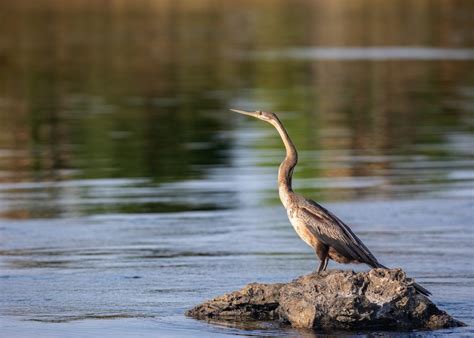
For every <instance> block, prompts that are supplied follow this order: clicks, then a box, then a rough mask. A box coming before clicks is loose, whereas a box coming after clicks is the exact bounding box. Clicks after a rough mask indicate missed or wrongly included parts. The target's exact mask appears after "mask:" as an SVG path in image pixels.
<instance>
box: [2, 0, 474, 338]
mask: <svg viewBox="0 0 474 338" xmlns="http://www.w3.org/2000/svg"><path fill="white" fill-rule="evenodd" d="M473 10H474V8H473V5H472V2H471V1H462V0H461V1H450V2H446V1H431V2H419V1H417V2H410V3H407V2H406V1H398V0H397V1H391V2H386V3H385V2H384V3H378V4H374V3H373V2H372V1H368V0H367V1H366V0H360V1H354V2H351V3H348V2H346V1H331V2H313V1H304V0H302V1H296V2H293V1H292V2H288V1H283V0H277V1H272V2H268V1H252V2H249V1H239V2H232V3H231V2H222V3H217V2H213V1H206V0H198V1H184V2H179V3H178V2H175V1H155V2H149V1H142V0H139V1H135V2H133V3H124V2H122V1H116V0H109V1H105V2H101V3H100V4H98V3H92V2H90V1H84V0H74V1H71V2H68V3H67V4H66V3H63V2H61V1H57V0H41V1H37V2H35V3H28V2H25V1H18V2H1V3H0V12H1V13H8V15H4V16H2V20H0V26H1V28H2V29H1V32H2V33H0V74H2V76H1V77H0V231H1V236H0V266H1V273H0V286H1V290H2V293H1V295H0V312H1V313H2V315H3V317H2V319H0V322H1V325H2V329H4V332H5V334H8V335H11V336H16V335H18V334H20V333H21V334H23V335H24V336H37V335H42V336H48V335H51V334H57V333H58V332H61V333H63V334H64V335H67V336H71V335H73V334H75V332H79V331H80V332H86V333H85V334H89V335H101V336H102V335H112V334H114V335H116V334H117V333H120V334H124V335H126V334H130V335H132V334H133V333H136V332H137V330H138V331H139V332H141V333H143V334H151V333H152V332H153V334H156V332H159V334H161V335H163V336H173V335H174V336H176V335H179V336H182V335H196V334H197V335H202V336H208V335H211V334H214V335H281V336H285V335H288V334H291V335H302V336H305V335H310V334H309V333H307V332H296V331H292V330H289V329H285V328H281V329H280V328H277V327H273V326H271V325H270V326H265V325H267V324H265V325H264V327H258V328H256V327H252V328H250V327H247V328H244V327H235V326H233V327H232V328H229V327H221V326H212V325H208V324H206V323H200V322H196V321H193V320H189V319H186V318H184V317H183V312H184V309H186V308H189V307H191V306H192V305H194V304H196V303H198V302H200V301H202V299H203V298H208V297H213V296H215V295H217V294H219V293H222V292H225V291H229V290H231V289H234V288H239V287H241V286H242V285H243V284H245V283H248V282H251V281H262V282H263V281H265V282H276V281H286V280H289V279H291V278H294V277H295V276H297V275H300V274H303V273H305V272H308V271H310V270H311V269H313V268H314V265H315V264H316V263H315V261H314V257H313V254H312V253H311V252H310V250H309V249H307V248H306V247H305V246H304V245H303V244H302V243H300V242H299V240H298V239H297V238H296V236H295V234H294V232H293V230H292V229H291V228H290V227H289V225H288V222H287V220H286V216H285V213H284V211H283V210H282V208H281V206H280V204H279V201H278V199H277V191H276V171H277V167H278V164H279V162H280V161H281V159H282V157H283V149H282V145H281V142H280V140H279V139H278V136H277V135H276V133H275V131H274V130H273V129H271V127H269V126H267V125H265V124H263V123H260V122H258V121H254V120H247V119H245V118H243V117H242V116H237V115H236V114H233V113H231V112H229V111H228V109H229V108H241V109H263V110H273V111H277V112H279V114H280V117H281V119H282V120H283V122H284V123H285V125H286V126H287V127H288V130H289V133H290V134H291V136H292V138H293V139H294V141H295V144H296V145H297V147H298V149H299V155H300V156H299V164H298V167H297V169H296V173H295V174H296V177H295V182H294V183H295V188H296V190H297V191H299V192H301V193H303V194H305V195H306V196H308V197H311V198H313V199H316V200H319V201H322V202H323V203H325V205H326V204H328V205H329V206H330V207H331V209H334V210H335V211H336V213H338V215H340V216H341V218H343V219H344V220H346V221H347V222H348V223H350V224H352V225H353V227H354V230H355V231H356V232H357V233H358V234H359V235H360V237H361V238H362V239H363V240H364V242H366V243H367V244H368V246H369V247H370V248H371V250H372V251H373V252H374V253H376V255H377V256H378V257H380V260H381V261H383V262H384V263H386V264H387V265H390V266H402V267H404V268H405V269H406V270H407V271H408V273H409V274H410V275H412V276H415V277H416V278H417V280H419V281H420V282H421V283H422V284H423V285H426V286H427V287H428V288H429V289H430V290H431V291H433V293H434V298H433V299H434V300H435V301H436V302H437V304H439V305H440V306H441V307H442V308H444V309H446V310H448V311H449V312H451V313H453V315H455V316H456V317H458V318H459V319H461V320H464V321H466V322H468V323H471V324H472V323H473V320H474V319H473V316H472V311H471V308H472V305H473V303H474V300H473V299H472V296H470V295H472V294H473V292H472V286H471V285H472V283H471V281H472V279H473V273H472V271H473V267H472V261H473V258H474V257H473V252H472V249H471V247H472V210H473V191H474V185H473V183H474V151H473V149H474V136H473V134H472V127H473V119H472V111H473V110H474V73H473V71H472V70H473V69H474V67H473V66H474V60H473V59H474V57H473V53H474V49H473V44H474V41H473V40H472V33H471V32H472V31H473V29H474V25H473V21H472V20H471V18H470V15H469V14H470V13H471V12H472V11H473ZM333 267H335V266H333ZM355 268H356V267H355ZM18 319H19V320H20V321H19V320H18ZM91 319H97V320H95V321H92V320H91ZM108 319H109V320H108ZM112 319H119V320H112ZM37 321H39V322H42V323H50V324H48V325H43V326H38V325H37V324H35V323H36V322H37ZM77 330H79V331H77ZM81 330H82V331H81ZM471 331H472V329H471V328H465V329H459V331H445V332H444V334H450V333H451V334H453V335H460V334H470V333H471V334H472V332H471Z"/></svg>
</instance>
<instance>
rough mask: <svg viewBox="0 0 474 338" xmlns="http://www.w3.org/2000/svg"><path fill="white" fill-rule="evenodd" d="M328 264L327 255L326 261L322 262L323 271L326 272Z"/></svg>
mask: <svg viewBox="0 0 474 338" xmlns="http://www.w3.org/2000/svg"><path fill="white" fill-rule="evenodd" d="M328 263H329V255H328V256H327V257H326V260H325V261H324V267H323V271H326V268H327V267H328Z"/></svg>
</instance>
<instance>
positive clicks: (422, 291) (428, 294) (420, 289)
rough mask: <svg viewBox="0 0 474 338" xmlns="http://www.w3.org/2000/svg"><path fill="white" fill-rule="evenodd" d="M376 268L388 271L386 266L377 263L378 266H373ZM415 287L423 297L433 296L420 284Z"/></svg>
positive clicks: (414, 285) (414, 284)
mask: <svg viewBox="0 0 474 338" xmlns="http://www.w3.org/2000/svg"><path fill="white" fill-rule="evenodd" d="M373 267H374V268H381V269H388V268H387V267H386V266H385V265H382V264H380V263H377V265H376V266H373ZM413 287H414V288H415V290H416V291H417V292H418V293H421V294H422V295H423V296H426V297H429V296H431V292H429V291H428V290H426V289H425V288H424V287H422V286H421V285H420V284H418V283H413Z"/></svg>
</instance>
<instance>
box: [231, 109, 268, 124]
mask: <svg viewBox="0 0 474 338" xmlns="http://www.w3.org/2000/svg"><path fill="white" fill-rule="evenodd" d="M231 110H232V111H233V112H236V113H239V114H243V115H248V116H253V117H256V118H257V119H259V120H262V121H266V122H269V123H272V121H274V120H276V119H277V117H276V115H275V114H274V113H270V112H265V111H260V110H257V111H245V110H237V109H231Z"/></svg>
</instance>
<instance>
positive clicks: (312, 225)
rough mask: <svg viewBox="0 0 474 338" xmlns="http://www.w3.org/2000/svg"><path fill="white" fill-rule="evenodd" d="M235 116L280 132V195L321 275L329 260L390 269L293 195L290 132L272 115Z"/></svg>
mask: <svg viewBox="0 0 474 338" xmlns="http://www.w3.org/2000/svg"><path fill="white" fill-rule="evenodd" d="M230 110H231V111H233V112H236V113H239V114H243V115H248V116H252V117H255V118H257V119H259V120H262V121H265V122H268V123H270V124H271V125H272V126H273V127H275V128H276V130H277V131H278V133H279V134H280V137H281V139H282V141H283V144H284V146H285V149H286V156H285V159H284V160H283V161H282V162H281V164H280V167H279V169H278V193H279V196H280V200H281V202H282V204H283V206H284V207H285V209H286V211H287V214H288V218H289V220H290V223H291V224H292V226H293V228H294V229H295V231H296V233H297V234H298V235H299V237H300V238H301V239H302V240H303V241H304V242H305V243H306V244H308V245H309V246H310V247H311V248H313V250H314V251H315V254H316V256H317V257H318V258H319V260H320V264H319V266H318V268H317V272H318V273H319V272H321V271H325V270H326V268H327V266H328V262H329V260H330V259H331V260H333V261H335V262H337V263H342V264H349V263H365V264H367V265H369V266H370V267H372V268H382V269H388V268H387V267H386V266H384V265H382V264H381V263H379V261H378V260H377V258H375V256H374V255H373V254H372V252H370V250H369V249H368V248H367V247H366V246H365V244H364V243H362V241H361V240H360V239H359V237H357V236H356V235H355V234H354V232H353V231H352V230H351V228H350V227H349V226H348V225H346V224H345V223H344V222H343V221H342V220H341V219H339V218H338V217H337V216H336V215H334V214H333V213H332V212H330V211H329V210H327V209H326V208H324V207H323V206H321V205H320V204H318V203H316V202H315V201H313V200H311V199H307V198H305V197H303V196H301V195H299V194H297V193H295V192H294V191H293V188H292V177H293V171H294V169H295V167H296V164H297V162H298V153H297V151H296V147H295V145H294V144H293V141H292V140H291V138H290V136H289V135H288V132H287V131H286V129H285V127H284V126H283V124H282V123H281V121H280V120H279V118H278V116H277V115H276V114H275V113H272V112H264V111H260V110H257V111H245V110H238V109H230ZM413 286H414V287H415V289H416V291H417V292H418V293H420V294H422V295H425V296H430V295H431V293H430V292H429V291H428V290H427V289H425V288H424V287H422V286H421V285H419V284H417V283H414V284H413Z"/></svg>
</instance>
